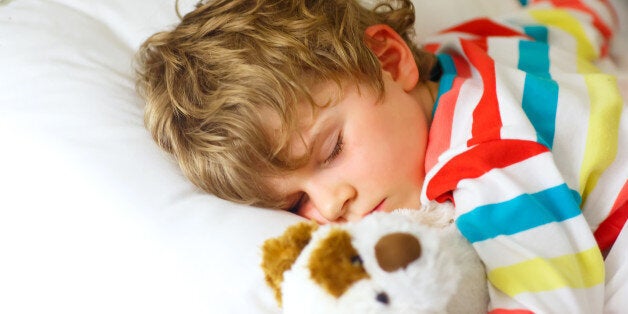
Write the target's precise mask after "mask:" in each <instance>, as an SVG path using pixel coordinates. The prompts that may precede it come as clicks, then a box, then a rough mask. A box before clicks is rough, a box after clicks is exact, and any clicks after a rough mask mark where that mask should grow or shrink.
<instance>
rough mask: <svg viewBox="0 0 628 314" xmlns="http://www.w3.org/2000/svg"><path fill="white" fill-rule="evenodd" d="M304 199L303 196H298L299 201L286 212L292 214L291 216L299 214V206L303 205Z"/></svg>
mask: <svg viewBox="0 0 628 314" xmlns="http://www.w3.org/2000/svg"><path fill="white" fill-rule="evenodd" d="M304 199H305V194H301V195H300V196H299V199H297V201H296V202H295V203H294V204H292V205H291V206H290V208H289V209H288V211H289V212H291V213H293V214H298V213H299V209H301V205H302V204H303V200H304Z"/></svg>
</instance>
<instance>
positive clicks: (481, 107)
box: [460, 39, 502, 146]
mask: <svg viewBox="0 0 628 314" xmlns="http://www.w3.org/2000/svg"><path fill="white" fill-rule="evenodd" d="M460 44H461V45H462V49H463V50H464V52H465V54H466V55H467V57H468V58H469V61H470V62H471V64H472V65H473V67H475V68H476V69H477V70H478V72H480V76H481V78H482V84H483V88H482V89H483V93H482V98H480V102H479V103H478V105H477V106H476V107H475V109H474V111H473V126H472V129H471V139H469V141H468V142H467V145H468V146H473V145H475V144H479V143H482V142H486V141H491V140H497V139H500V131H501V127H502V119H501V115H500V112H499V103H498V101H497V87H496V79H495V63H494V61H493V59H492V58H491V57H490V56H489V55H488V54H487V53H486V45H487V44H486V41H485V40H482V41H478V40H475V41H470V40H464V39H461V40H460Z"/></svg>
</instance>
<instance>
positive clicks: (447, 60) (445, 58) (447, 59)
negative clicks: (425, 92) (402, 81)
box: [432, 53, 458, 118]
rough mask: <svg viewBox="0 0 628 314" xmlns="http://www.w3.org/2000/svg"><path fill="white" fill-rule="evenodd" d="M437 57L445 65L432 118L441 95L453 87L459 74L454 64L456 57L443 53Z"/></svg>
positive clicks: (442, 65)
mask: <svg viewBox="0 0 628 314" xmlns="http://www.w3.org/2000/svg"><path fill="white" fill-rule="evenodd" d="M436 57H437V58H438V61H440V65H441V67H443V74H442V76H441V78H440V81H439V84H438V95H437V96H436V101H434V108H433V109H432V118H434V113H436V108H437V107H438V101H439V100H440V96H441V95H443V94H445V93H446V92H448V91H449V90H450V89H451V87H452V86H453V84H454V78H456V75H458V71H457V70H456V65H455V64H454V59H453V58H452V57H451V56H450V55H448V54H444V53H441V54H438V55H436Z"/></svg>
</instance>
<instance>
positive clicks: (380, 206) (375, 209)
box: [369, 199, 386, 214]
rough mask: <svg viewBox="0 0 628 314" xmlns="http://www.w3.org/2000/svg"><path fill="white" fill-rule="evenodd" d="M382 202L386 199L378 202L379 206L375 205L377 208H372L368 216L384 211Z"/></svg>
mask: <svg viewBox="0 0 628 314" xmlns="http://www.w3.org/2000/svg"><path fill="white" fill-rule="evenodd" d="M384 202H386V199H383V200H382V201H381V202H379V204H377V206H375V207H373V209H372V210H371V211H370V212H369V214H372V213H374V212H378V211H382V210H383V209H384Z"/></svg>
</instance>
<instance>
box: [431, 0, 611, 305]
mask: <svg viewBox="0 0 628 314" xmlns="http://www.w3.org/2000/svg"><path fill="white" fill-rule="evenodd" d="M530 2H532V3H531V4H527V5H526V6H525V8H524V10H522V11H521V12H517V13H515V14H512V15H509V16H506V17H504V18H502V19H495V20H489V19H477V20H473V21H470V22H468V23H464V24H461V25H459V26H456V27H453V28H451V29H449V30H448V31H446V32H444V33H441V34H440V35H439V36H436V37H435V39H436V40H437V42H434V43H428V44H427V47H428V49H433V50H434V51H435V52H436V53H442V54H441V55H440V56H439V59H440V60H441V63H442V64H443V67H444V68H445V69H444V74H443V77H442V79H441V83H440V85H441V87H440V89H441V93H440V94H441V95H440V96H439V102H438V107H437V109H436V112H435V116H434V120H433V123H432V130H431V131H430V147H429V148H428V152H427V155H426V168H427V169H428V172H427V177H426V184H425V185H424V190H423V195H422V197H423V200H424V201H427V200H432V199H437V200H439V199H444V198H447V197H450V198H453V200H454V202H455V204H456V209H457V215H459V216H458V219H457V225H458V226H459V228H460V230H461V232H462V233H463V235H465V237H467V238H468V239H469V240H470V241H471V242H472V243H473V245H474V247H475V248H476V250H477V251H478V254H479V255H480V256H481V258H482V259H483V261H484V263H485V265H486V268H487V273H488V277H489V281H490V291H491V309H492V310H493V312H494V313H510V311H517V310H524V311H523V312H521V313H528V312H526V311H534V312H539V313H601V312H602V310H603V302H604V262H603V260H602V256H601V254H600V250H599V248H598V246H597V243H596V240H595V238H594V237H593V233H592V232H591V227H590V226H589V224H588V222H587V221H586V220H585V219H584V216H583V215H582V213H581V211H580V206H581V203H582V202H583V195H584V194H586V191H584V189H585V187H584V186H583V183H582V182H587V181H588V180H589V177H587V176H589V175H590V176H594V175H599V173H598V174H594V173H588V174H587V173H584V172H583V171H582V169H584V168H583V167H581V166H580V165H581V164H580V163H581V162H582V160H583V158H584V157H583V156H584V155H586V151H584V152H579V151H577V148H578V147H580V146H579V145H580V143H582V142H583V141H584V140H583V139H582V138H580V137H579V136H581V135H582V134H584V135H585V136H586V126H587V125H588V123H589V120H590V119H589V118H590V115H593V114H597V113H595V112H594V110H598V109H597V108H602V107H604V108H605V109H604V110H607V111H605V112H604V114H605V115H606V116H605V117H606V118H605V119H604V124H603V125H599V126H597V127H599V128H600V130H603V132H602V133H603V134H604V135H605V137H606V138H607V139H608V140H609V143H610V145H611V146H612V145H615V147H616V145H617V143H616V142H617V141H616V139H617V137H616V135H617V132H618V130H617V128H618V127H617V126H618V125H619V117H620V116H621V108H622V103H621V98H620V97H619V96H618V90H617V87H616V85H615V84H614V82H613V79H612V78H610V77H608V76H605V75H603V74H601V73H596V72H598V71H597V69H596V68H595V66H594V65H593V64H592V62H593V61H595V60H596V59H597V58H599V57H601V56H603V55H605V54H606V51H607V50H608V42H609V40H610V38H611V35H612V29H613V27H611V26H610V25H611V24H612V23H611V22H612V21H613V14H612V13H611V12H612V11H611V10H610V7H609V6H608V4H607V3H606V2H603V1H587V2H586V3H585V2H584V1H569V0H564V1H561V0H553V1H530ZM589 4H592V5H591V6H589ZM592 88H593V89H595V92H594V91H593V90H592ZM594 93H597V94H598V95H603V96H604V97H601V98H599V99H596V98H595V97H589V95H593V94H594ZM599 101H602V102H603V104H601V103H596V102H599ZM601 105H603V106H601ZM592 108H596V109H592ZM566 117H568V118H566ZM561 123H564V124H561ZM561 126H570V127H571V128H573V126H576V128H574V129H571V130H568V131H567V132H565V130H559V128H560V127H561ZM583 129H584V130H585V131H584V133H581V130H583ZM570 132H571V134H570ZM613 141H614V142H613ZM600 144H604V145H606V143H602V142H600ZM570 146H571V147H570ZM611 148H612V147H610V146H605V151H606V152H608V153H607V154H597V155H595V156H594V157H592V158H598V159H596V160H592V162H593V163H594V164H596V165H598V166H599V167H600V168H599V169H598V170H600V173H601V172H603V171H604V169H605V167H608V165H609V164H610V161H609V162H607V160H605V159H609V160H612V159H613V155H612V154H611V152H612V149H611ZM563 149H566V150H573V151H568V152H565V151H563ZM588 149H589V150H591V148H590V147H588ZM592 156H593V155H592ZM587 158H588V157H587ZM572 169H575V171H572Z"/></svg>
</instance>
